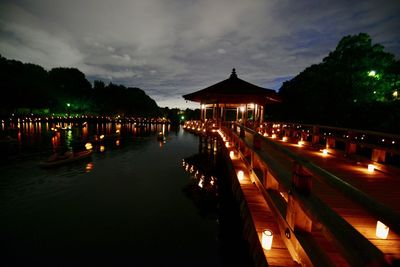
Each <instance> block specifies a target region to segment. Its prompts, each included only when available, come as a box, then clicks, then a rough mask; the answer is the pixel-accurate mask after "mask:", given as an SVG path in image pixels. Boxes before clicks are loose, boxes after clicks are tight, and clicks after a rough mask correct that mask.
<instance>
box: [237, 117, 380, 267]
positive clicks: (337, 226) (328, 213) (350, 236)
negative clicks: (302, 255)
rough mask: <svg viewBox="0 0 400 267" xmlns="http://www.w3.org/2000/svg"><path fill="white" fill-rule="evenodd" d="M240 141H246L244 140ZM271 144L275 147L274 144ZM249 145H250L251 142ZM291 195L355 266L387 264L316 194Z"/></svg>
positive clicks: (378, 251) (287, 153) (300, 159)
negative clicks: (338, 245) (319, 224)
mask: <svg viewBox="0 0 400 267" xmlns="http://www.w3.org/2000/svg"><path fill="white" fill-rule="evenodd" d="M236 126H239V127H244V126H243V125H238V124H236ZM244 130H245V131H248V132H250V133H252V134H253V136H255V135H257V134H258V133H256V132H255V131H253V130H251V129H249V128H247V127H244ZM239 138H240V137H239ZM242 141H243V142H246V141H245V140H242ZM269 142H270V141H269ZM246 143H247V142H246ZM273 145H274V147H276V144H273ZM250 146H251V147H252V145H251V144H250ZM277 148H279V150H280V151H281V152H282V153H283V154H286V156H288V157H289V158H291V159H293V160H296V161H298V162H299V163H300V164H309V161H307V160H304V159H302V158H300V157H298V156H297V155H294V154H293V153H292V152H290V151H288V150H287V149H286V148H283V147H282V146H277ZM254 152H255V153H257V154H258V153H259V151H254ZM312 167H313V166H311V168H312ZM277 178H278V177H277ZM281 178H282V177H281ZM278 179H279V178H278ZM292 195H293V196H294V197H295V198H296V199H299V200H301V201H300V202H299V204H300V205H301V206H302V207H303V208H305V211H306V212H307V214H308V215H309V216H310V217H311V218H314V219H316V220H317V221H319V222H321V223H322V224H323V225H324V228H325V229H326V230H327V233H329V235H330V236H331V238H333V239H334V240H336V242H338V243H339V244H340V247H341V250H342V253H344V254H345V255H346V258H347V259H348V260H349V262H350V263H351V264H354V265H357V266H359V265H360V266H361V265H362V264H367V263H369V264H379V265H383V266H384V265H386V264H387V263H386V260H385V259H384V255H383V253H382V252H381V251H380V250H379V249H378V248H376V247H375V246H374V245H373V244H372V243H371V242H370V241H369V240H368V239H366V238H365V237H364V236H363V235H362V234H361V233H359V232H358V231H357V230H355V229H354V227H353V226H352V225H350V224H349V223H348V222H347V221H346V220H344V219H343V218H342V217H341V216H339V215H338V214H337V213H336V212H334V211H333V210H332V209H331V208H330V207H328V206H327V205H326V204H325V203H324V202H322V201H321V200H320V199H319V198H318V197H317V196H314V195H311V196H303V195H301V194H299V193H297V192H296V191H293V192H292ZM344 233H345V234H344ZM343 234H344V235H343Z"/></svg>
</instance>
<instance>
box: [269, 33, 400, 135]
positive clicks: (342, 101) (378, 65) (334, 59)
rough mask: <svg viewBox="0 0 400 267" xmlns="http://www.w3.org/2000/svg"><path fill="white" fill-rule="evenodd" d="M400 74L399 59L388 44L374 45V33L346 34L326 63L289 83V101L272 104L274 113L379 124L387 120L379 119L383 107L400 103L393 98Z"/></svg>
mask: <svg viewBox="0 0 400 267" xmlns="http://www.w3.org/2000/svg"><path fill="white" fill-rule="evenodd" d="M399 77H400V67H399V61H396V60H395V57H394V55H393V54H390V53H387V52H385V51H384V47H383V46H382V45H380V44H372V41H371V38H370V36H369V35H368V34H365V33H360V34H358V35H355V36H345V37H343V38H342V39H341V40H340V42H339V43H338V45H337V47H336V49H335V50H334V51H332V52H330V53H329V55H328V56H327V57H325V58H324V59H323V61H322V62H321V63H319V64H315V65H312V66H310V67H308V68H306V69H305V70H304V71H302V72H301V73H300V74H299V75H297V76H296V77H294V78H293V79H292V80H290V81H286V82H284V83H283V85H282V87H281V88H280V90H279V94H280V96H281V98H282V100H283V104H282V105H280V106H277V107H275V108H274V107H273V108H272V109H273V111H274V109H275V112H274V114H273V115H274V116H275V118H276V119H279V120H282V119H283V120H295V121H300V122H301V121H303V122H309V123H322V124H333V125H342V126H345V125H346V126H349V127H356V126H357V127H364V128H365V127H379V125H382V123H378V122H377V121H379V120H382V119H383V118H382V117H377V115H376V114H378V113H379V112H376V110H377V109H378V108H377V107H378V106H379V107H380V108H382V107H383V106H385V110H390V109H391V108H389V106H392V105H396V104H397V105H398V102H399V101H396V102H397V103H394V104H392V102H393V100H397V99H399V97H400V95H399V94H400V90H399V88H400V80H399ZM378 103H382V104H378ZM392 109H393V110H398V108H396V107H394V106H393V107H392ZM364 110H368V111H369V112H370V113H365V112H364ZM374 111H375V112H374ZM363 112H364V113H363ZM360 113H363V114H360ZM361 115H367V116H365V117H363V116H361ZM360 117H363V120H359V118H360ZM388 119H389V118H388Z"/></svg>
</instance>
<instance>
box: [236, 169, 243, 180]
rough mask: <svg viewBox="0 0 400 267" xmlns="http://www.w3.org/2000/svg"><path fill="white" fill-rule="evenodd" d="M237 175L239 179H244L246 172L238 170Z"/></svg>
mask: <svg viewBox="0 0 400 267" xmlns="http://www.w3.org/2000/svg"><path fill="white" fill-rule="evenodd" d="M237 176H238V179H239V181H242V180H243V179H244V172H243V171H238V173H237Z"/></svg>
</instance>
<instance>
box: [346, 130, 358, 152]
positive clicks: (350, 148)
mask: <svg viewBox="0 0 400 267" xmlns="http://www.w3.org/2000/svg"><path fill="white" fill-rule="evenodd" d="M353 138H354V133H353V132H350V131H349V133H348V137H347V139H348V140H347V142H346V155H352V154H356V152H357V144H356V143H354V142H352V139H353Z"/></svg>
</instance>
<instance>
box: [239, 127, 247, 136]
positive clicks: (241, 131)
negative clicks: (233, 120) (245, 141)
mask: <svg viewBox="0 0 400 267" xmlns="http://www.w3.org/2000/svg"><path fill="white" fill-rule="evenodd" d="M239 135H240V137H245V136H246V133H245V131H244V127H243V126H240V134H239Z"/></svg>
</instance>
